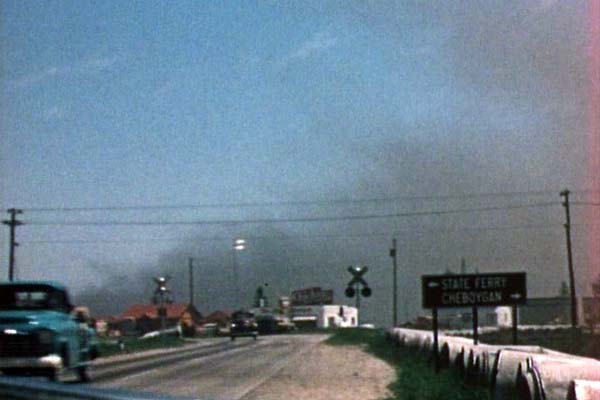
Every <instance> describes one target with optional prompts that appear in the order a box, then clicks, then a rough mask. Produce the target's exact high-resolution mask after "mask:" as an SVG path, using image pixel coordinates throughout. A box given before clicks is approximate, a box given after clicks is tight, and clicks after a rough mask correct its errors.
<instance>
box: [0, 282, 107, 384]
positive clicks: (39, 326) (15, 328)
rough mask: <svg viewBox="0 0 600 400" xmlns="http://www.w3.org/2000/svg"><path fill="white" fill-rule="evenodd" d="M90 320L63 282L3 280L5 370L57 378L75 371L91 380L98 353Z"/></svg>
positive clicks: (0, 324)
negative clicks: (71, 298)
mask: <svg viewBox="0 0 600 400" xmlns="http://www.w3.org/2000/svg"><path fill="white" fill-rule="evenodd" d="M73 311H75V312H73ZM89 322H90V321H89V315H86V310H85V309H83V308H78V309H74V307H73V306H72V305H71V303H70V302H69V296H68V293H67V290H66V288H65V287H64V286H62V285H61V284H59V283H55V282H25V281H24V282H10V283H0V371H2V373H3V374H7V375H16V374H31V375H45V376H48V377H49V378H50V379H53V380H56V379H58V378H59V377H60V374H61V373H62V372H63V371H65V370H71V371H74V372H76V373H77V375H78V377H79V379H80V380H81V381H88V380H89V375H88V365H89V363H90V361H92V360H93V359H95V358H96V357H97V356H98V347H97V342H96V336H95V333H94V330H93V329H92V328H91V327H90V324H89Z"/></svg>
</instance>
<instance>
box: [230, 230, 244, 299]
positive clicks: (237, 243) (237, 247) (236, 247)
mask: <svg viewBox="0 0 600 400" xmlns="http://www.w3.org/2000/svg"><path fill="white" fill-rule="evenodd" d="M245 248H246V241H245V240H244V239H242V238H237V239H234V240H233V279H234V284H235V301H236V307H237V306H238V305H239V304H240V290H241V289H240V277H239V272H238V269H239V265H238V264H239V262H238V256H237V252H238V251H242V250H244V249H245Z"/></svg>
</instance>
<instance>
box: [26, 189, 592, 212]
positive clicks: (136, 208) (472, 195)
mask: <svg viewBox="0 0 600 400" xmlns="http://www.w3.org/2000/svg"><path fill="white" fill-rule="evenodd" d="M556 192H557V191H550V190H544V191H523V192H488V193H468V194H456V195H445V196H391V197H374V198H364V199H348V198H346V199H343V198H342V199H330V200H300V201H279V202H277V201H268V202H239V203H206V204H179V205H168V204H163V205H138V206H106V207H49V208H48V207H47V208H23V209H22V210H23V211H25V212H29V213H35V212H88V211H143V210H184V209H203V208H251V207H275V206H307V205H320V206H323V205H339V204H362V203H387V202H394V201H403V202H408V201H430V200H431V201H435V200H439V201H441V200H465V199H478V198H514V197H524V196H542V195H544V196H545V195H552V194H555V193H556ZM584 192H587V191H579V192H576V193H584Z"/></svg>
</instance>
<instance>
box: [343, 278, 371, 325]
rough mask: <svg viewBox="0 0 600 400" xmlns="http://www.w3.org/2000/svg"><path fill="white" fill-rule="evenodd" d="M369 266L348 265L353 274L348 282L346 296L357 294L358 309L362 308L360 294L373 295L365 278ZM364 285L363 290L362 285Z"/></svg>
mask: <svg viewBox="0 0 600 400" xmlns="http://www.w3.org/2000/svg"><path fill="white" fill-rule="evenodd" d="M368 270H369V268H367V267H348V272H350V273H351V274H352V279H351V280H350V282H348V287H347V288H346V291H345V294H346V297H354V296H356V309H357V310H358V309H359V308H360V296H361V295H362V296H364V297H369V296H370V295H371V288H370V287H369V284H368V283H367V281H365V280H364V279H363V275H364V274H366V273H367V271H368ZM361 285H362V287H363V288H362V290H361V289H360V286H361ZM359 318H360V316H359Z"/></svg>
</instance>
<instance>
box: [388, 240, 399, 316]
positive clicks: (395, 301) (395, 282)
mask: <svg viewBox="0 0 600 400" xmlns="http://www.w3.org/2000/svg"><path fill="white" fill-rule="evenodd" d="M390 257H392V260H393V265H394V275H393V279H394V280H393V299H392V312H393V313H394V315H393V325H392V326H398V279H397V274H398V261H397V251H396V239H392V248H391V249H390Z"/></svg>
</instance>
